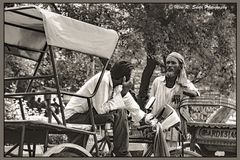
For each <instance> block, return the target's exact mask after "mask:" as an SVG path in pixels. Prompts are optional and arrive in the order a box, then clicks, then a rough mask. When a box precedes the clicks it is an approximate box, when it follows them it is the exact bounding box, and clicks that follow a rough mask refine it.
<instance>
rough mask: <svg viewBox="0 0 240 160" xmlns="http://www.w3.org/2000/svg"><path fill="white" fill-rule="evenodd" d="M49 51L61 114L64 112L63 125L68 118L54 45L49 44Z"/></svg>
mask: <svg viewBox="0 0 240 160" xmlns="http://www.w3.org/2000/svg"><path fill="white" fill-rule="evenodd" d="M49 51H50V56H51V61H52V67H53V75H54V79H55V83H56V88H57V95H58V100H59V104H60V110H61V114H62V122H63V125H65V126H66V120H65V115H64V110H63V102H62V99H61V92H60V85H59V79H58V75H57V70H56V65H55V60H54V55H53V54H54V53H53V49H52V46H49Z"/></svg>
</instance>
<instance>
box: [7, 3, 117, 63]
mask: <svg viewBox="0 0 240 160" xmlns="http://www.w3.org/2000/svg"><path fill="white" fill-rule="evenodd" d="M4 29H5V44H6V45H5V53H10V54H14V55H17V56H21V57H24V58H28V59H31V60H34V61H38V59H39V57H40V54H41V52H44V51H45V50H46V48H47V45H52V46H56V47H60V48H65V49H70V50H74V51H79V52H82V53H85V54H90V55H94V56H98V57H102V58H107V59H110V57H111V55H112V54H113V52H114V49H115V47H116V44H117V41H118V38H119V36H118V34H117V32H116V31H114V30H111V29H105V28H102V27H99V26H95V25H92V24H88V23H85V22H82V21H80V20H76V19H73V18H69V17H66V16H63V15H60V14H57V13H54V12H50V11H47V10H44V9H41V8H39V7H36V6H24V7H13V8H8V9H5V23H4Z"/></svg>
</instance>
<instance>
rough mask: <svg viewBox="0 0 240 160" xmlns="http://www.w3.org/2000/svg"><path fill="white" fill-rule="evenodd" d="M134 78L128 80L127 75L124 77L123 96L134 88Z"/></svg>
mask: <svg viewBox="0 0 240 160" xmlns="http://www.w3.org/2000/svg"><path fill="white" fill-rule="evenodd" d="M132 85H133V83H132V80H131V79H129V81H127V82H126V77H123V82H122V87H123V88H122V91H121V95H122V97H124V96H125V95H126V94H127V92H128V91H129V90H130V89H131V88H132Z"/></svg>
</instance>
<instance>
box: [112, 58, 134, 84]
mask: <svg viewBox="0 0 240 160" xmlns="http://www.w3.org/2000/svg"><path fill="white" fill-rule="evenodd" d="M133 68H134V66H133V65H132V64H131V63H130V62H127V61H120V62H117V63H115V64H114V65H113V67H112V68H111V70H110V72H111V76H112V79H115V80H118V79H120V78H123V77H124V76H125V77H126V81H128V80H129V79H130V76H131V71H132V69H133Z"/></svg>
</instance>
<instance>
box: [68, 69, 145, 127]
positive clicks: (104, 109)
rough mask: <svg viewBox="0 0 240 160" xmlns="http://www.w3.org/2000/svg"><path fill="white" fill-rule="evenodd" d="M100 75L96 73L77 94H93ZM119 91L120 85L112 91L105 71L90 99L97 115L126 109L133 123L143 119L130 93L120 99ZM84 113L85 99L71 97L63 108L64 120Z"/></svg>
mask: <svg viewBox="0 0 240 160" xmlns="http://www.w3.org/2000/svg"><path fill="white" fill-rule="evenodd" d="M100 74H101V73H98V74H96V75H95V76H93V77H92V78H91V79H89V80H88V81H87V82H86V83H85V84H84V85H83V86H82V87H81V88H80V90H79V91H77V94H79V95H83V96H89V95H90V94H91V93H93V91H94V89H95V86H96V84H97V81H98V78H99V76H100ZM121 91H122V86H121V85H119V86H117V87H115V88H114V90H113V83H112V79H111V74H110V71H106V72H105V73H104V76H103V79H102V82H101V83H100V86H99V88H98V91H97V93H96V95H95V96H94V97H93V98H92V104H93V107H94V108H95V110H96V111H97V113H98V114H104V113H108V112H109V111H112V110H116V109H127V110H128V111H129V112H130V114H131V115H132V119H133V121H135V122H138V121H140V120H141V119H142V118H143V117H144V115H145V112H143V111H142V110H141V109H140V107H139V105H138V104H137V103H136V102H135V100H134V99H133V97H132V96H131V94H130V93H127V94H126V95H125V96H124V97H122V96H121ZM86 111H88V104H87V99H85V98H79V97H72V98H71V99H70V101H69V103H68V104H67V106H66V108H65V116H66V119H68V118H70V117H71V116H72V115H73V114H75V113H84V112H86Z"/></svg>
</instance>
